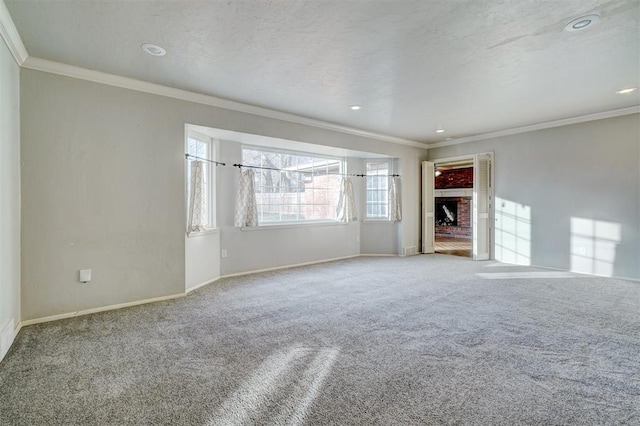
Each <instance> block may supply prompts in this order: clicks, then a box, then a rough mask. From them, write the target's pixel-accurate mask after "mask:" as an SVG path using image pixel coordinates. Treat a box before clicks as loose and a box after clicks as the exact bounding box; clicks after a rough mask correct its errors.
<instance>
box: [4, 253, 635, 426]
mask: <svg viewBox="0 0 640 426" xmlns="http://www.w3.org/2000/svg"><path fill="white" fill-rule="evenodd" d="M639 307H640V284H639V283H634V282H629V281H623V280H616V279H609V278H600V277H589V276H584V275H575V274H570V273H563V272H552V271H546V270H541V269H536V268H532V267H519V266H512V265H503V264H500V263H497V262H474V261H472V260H470V259H465V258H461V257H453V256H444V255H437V254H436V255H428V256H413V257H406V258H380V257H376V258H368V257H362V258H354V259H349V260H343V261H337V262H331V263H326V264H319V265H313V266H306V267H300V268H292V269H286V270H281V271H274V272H266V273H258V274H253V275H245V276H240V277H233V278H227V279H222V280H219V281H218V282H216V283H214V284H212V285H210V286H207V287H204V288H202V289H200V290H198V291H196V292H194V293H192V294H190V295H189V296H187V297H184V298H181V299H175V300H171V301H166V302H160V303H154V304H148V305H143V306H138V307H132V308H127V309H121V310H117V311H111V312H104V313H99V314H93V315H88V316H83V317H78V318H72V319H68V320H61V321H56V322H51V323H46V324H39V325H34V326H29V327H25V328H23V329H22V330H21V332H20V334H19V335H18V337H17V339H16V341H15V343H14V345H13V346H12V348H11V349H10V351H9V353H8V354H7V356H6V357H5V359H4V360H3V361H2V363H1V364H0V424H2V425H62V424H65V425H134V424H135V425H162V424H167V425H169V424H170V425H225V426H226V425H253V424H260V425H405V424H407V425H409V424H416V425H418V424H419V425H431V424H434V425H437V424H447V425H451V424H465V425H466V424H470V425H476V424H477V425H520V424H522V425H541V424H544V425H547V424H548V425H603V424H629V425H638V424H640V314H639Z"/></svg>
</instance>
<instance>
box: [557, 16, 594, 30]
mask: <svg viewBox="0 0 640 426" xmlns="http://www.w3.org/2000/svg"><path fill="white" fill-rule="evenodd" d="M599 20H600V15H595V14H593V15H585V16H581V17H579V18H576V19H574V20H573V21H571V22H569V23H568V24H567V25H566V26H565V27H564V30H565V31H580V30H584V29H585V28H587V27H590V26H592V25H593V24H596V23H597V22H598V21H599Z"/></svg>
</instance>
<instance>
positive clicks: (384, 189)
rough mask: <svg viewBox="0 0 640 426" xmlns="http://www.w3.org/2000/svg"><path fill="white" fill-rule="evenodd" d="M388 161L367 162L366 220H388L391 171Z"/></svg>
mask: <svg viewBox="0 0 640 426" xmlns="http://www.w3.org/2000/svg"><path fill="white" fill-rule="evenodd" d="M390 166H391V162H390V160H367V161H366V162H365V170H366V174H367V177H366V180H367V182H366V198H365V199H366V204H367V209H366V218H367V219H383V220H384V219H388V217H389V215H388V214H389V208H388V199H389V194H388V190H389V189H388V188H389V174H390V170H391V167H390Z"/></svg>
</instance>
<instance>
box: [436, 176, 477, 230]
mask: <svg viewBox="0 0 640 426" xmlns="http://www.w3.org/2000/svg"><path fill="white" fill-rule="evenodd" d="M472 188H473V167H465V168H460V169H450V170H440V174H439V175H438V176H436V178H435V189H436V194H439V195H438V196H436V199H435V222H436V223H435V225H436V227H435V236H436V238H438V237H441V238H442V237H448V238H465V239H470V238H472V236H473V234H472V229H471V208H472V197H471V196H468V195H467V194H464V195H461V193H469V192H470V191H469V190H470V189H472Z"/></svg>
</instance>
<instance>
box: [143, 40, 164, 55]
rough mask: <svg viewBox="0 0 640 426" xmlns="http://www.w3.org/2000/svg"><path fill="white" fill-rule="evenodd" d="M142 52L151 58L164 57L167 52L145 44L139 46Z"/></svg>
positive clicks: (155, 45)
mask: <svg viewBox="0 0 640 426" xmlns="http://www.w3.org/2000/svg"><path fill="white" fill-rule="evenodd" d="M140 48H141V49H142V50H144V51H145V52H146V53H148V54H149V55H153V56H164V55H166V54H167V51H166V50H164V48H162V47H160V46H158V45H157V44H152V43H145V44H143V45H142V46H140Z"/></svg>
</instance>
